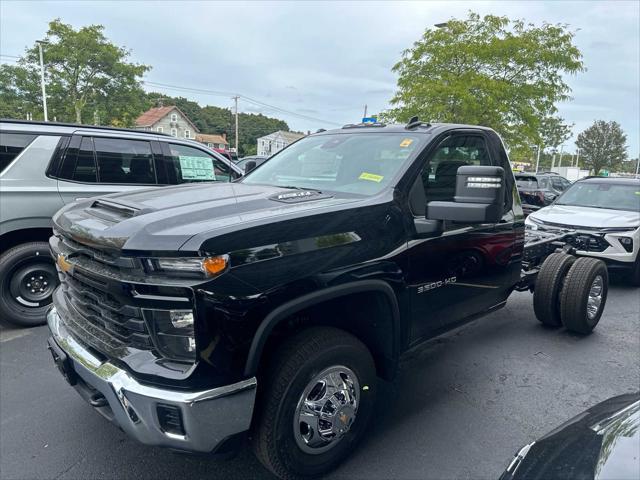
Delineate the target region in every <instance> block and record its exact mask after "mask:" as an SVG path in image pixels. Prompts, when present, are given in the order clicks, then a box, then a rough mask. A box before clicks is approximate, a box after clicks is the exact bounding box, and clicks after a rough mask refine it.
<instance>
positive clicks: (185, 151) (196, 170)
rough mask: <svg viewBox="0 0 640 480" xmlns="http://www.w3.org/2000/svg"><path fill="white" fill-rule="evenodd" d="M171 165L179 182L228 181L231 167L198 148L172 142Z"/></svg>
mask: <svg viewBox="0 0 640 480" xmlns="http://www.w3.org/2000/svg"><path fill="white" fill-rule="evenodd" d="M169 146H170V148H171V167H172V169H173V171H174V172H175V178H176V182H177V183H188V182H228V181H229V180H230V169H229V167H228V166H227V165H226V164H225V163H224V162H222V161H221V160H218V159H217V158H215V157H213V156H212V155H210V154H208V153H207V152H204V151H202V150H200V149H198V148H193V147H188V146H186V145H179V144H173V143H172V144H170V145H169Z"/></svg>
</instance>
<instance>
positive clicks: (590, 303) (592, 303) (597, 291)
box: [583, 275, 604, 320]
mask: <svg viewBox="0 0 640 480" xmlns="http://www.w3.org/2000/svg"><path fill="white" fill-rule="evenodd" d="M603 290H604V280H603V279H602V277H601V276H600V275H598V276H597V277H596V278H594V279H593V283H592V284H591V288H590V289H589V299H588V300H587V317H589V320H593V319H594V318H596V316H597V315H598V312H599V311H600V305H602V292H603ZM583 298H584V297H583Z"/></svg>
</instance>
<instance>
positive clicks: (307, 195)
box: [269, 190, 333, 203]
mask: <svg viewBox="0 0 640 480" xmlns="http://www.w3.org/2000/svg"><path fill="white" fill-rule="evenodd" d="M331 197H333V195H329V194H328V193H322V192H320V191H318V190H296V191H295V192H286V193H278V194H276V195H272V196H270V197H269V200H274V201H276V202H282V203H302V202H309V201H311V200H323V199H325V198H331Z"/></svg>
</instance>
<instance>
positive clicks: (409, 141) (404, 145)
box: [400, 138, 413, 148]
mask: <svg viewBox="0 0 640 480" xmlns="http://www.w3.org/2000/svg"><path fill="white" fill-rule="evenodd" d="M412 143H413V139H412V138H405V139H404V140H402V141H401V142H400V148H407V147H408V146H409V145H411V144H412Z"/></svg>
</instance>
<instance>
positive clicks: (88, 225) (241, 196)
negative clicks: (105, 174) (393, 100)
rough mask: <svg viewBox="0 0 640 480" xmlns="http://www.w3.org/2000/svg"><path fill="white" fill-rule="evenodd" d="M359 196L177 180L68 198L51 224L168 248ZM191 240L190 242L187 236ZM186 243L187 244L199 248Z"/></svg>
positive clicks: (90, 240) (93, 240)
mask: <svg viewBox="0 0 640 480" xmlns="http://www.w3.org/2000/svg"><path fill="white" fill-rule="evenodd" d="M358 202H362V198H361V197H358V198H354V197H351V196H346V195H345V196H339V195H333V194H322V193H319V192H314V191H309V190H293V189H284V188H280V187H272V186H265V185H245V184H242V183H220V184H214V183H208V184H198V185H194V184H190V185H178V186H174V187H163V188H153V189H145V190H139V191H135V192H131V193H119V194H113V195H106V196H103V197H98V198H92V199H88V200H84V201H81V202H77V203H73V204H71V205H69V206H67V207H65V208H63V209H62V210H60V211H59V212H58V213H57V214H56V215H55V216H54V219H53V220H54V224H55V226H56V229H58V230H59V231H62V232H65V233H66V234H68V235H70V236H71V237H72V238H74V239H76V240H77V241H80V242H81V243H84V244H88V245H92V246H96V247H99V248H108V249H114V250H136V251H145V252H171V251H177V250H180V248H181V247H183V246H184V245H185V243H186V242H187V241H188V240H189V239H190V238H192V237H194V236H195V235H198V234H206V235H201V236H203V237H209V238H210V237H211V236H217V235H222V234H226V233H232V232H237V231H238V230H243V229H245V228H251V227H255V226H259V225H263V224H266V223H270V222H274V221H280V220H283V221H284V220H286V219H294V218H297V217H301V216H309V215H314V214H315V213H318V214H322V213H327V212H328V211H333V210H336V209H338V210H340V209H344V208H350V206H351V205H355V204H357V203H358ZM192 243H193V242H192ZM198 248H199V245H195V246H194V245H191V247H190V248H188V250H196V251H197V250H198Z"/></svg>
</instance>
